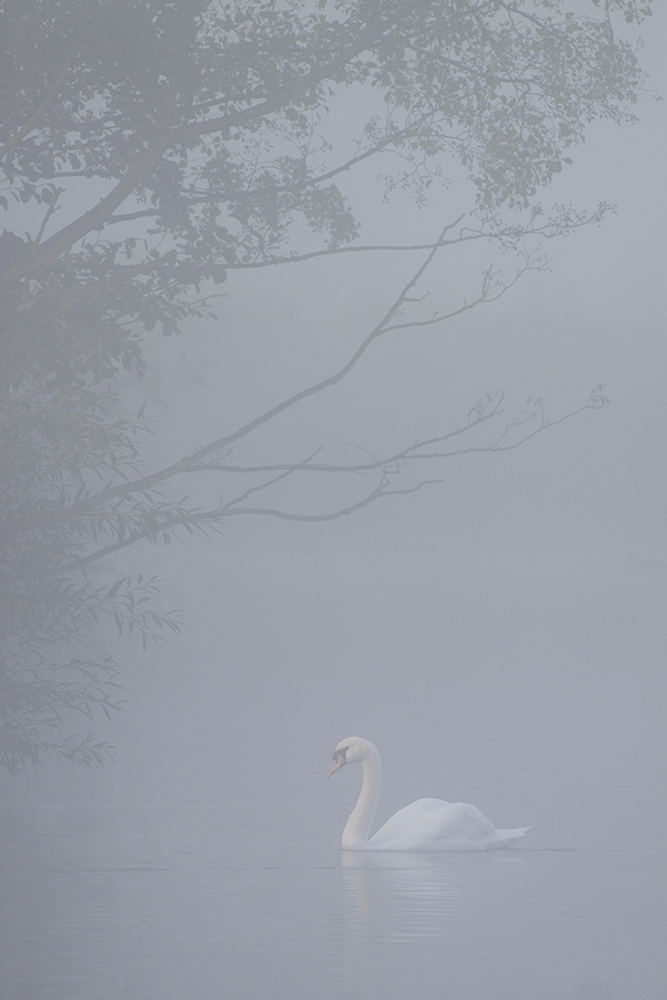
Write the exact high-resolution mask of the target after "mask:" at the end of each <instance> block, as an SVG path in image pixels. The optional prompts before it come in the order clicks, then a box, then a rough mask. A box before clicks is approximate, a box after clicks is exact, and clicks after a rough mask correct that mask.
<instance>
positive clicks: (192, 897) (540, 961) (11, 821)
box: [0, 805, 667, 1000]
mask: <svg viewBox="0 0 667 1000" xmlns="http://www.w3.org/2000/svg"><path fill="white" fill-rule="evenodd" d="M308 823H309V820H308V817H307V815H306V814H304V815H303V816H302V817H300V816H296V817H295V816H294V814H293V813H291V812H288V811H286V810H281V809H274V810H268V809H215V808H167V807H164V808H152V807H151V808H149V807H146V808H141V807H133V808H114V809H111V808H109V807H104V806H56V805H54V806H34V805H32V806H30V805H27V806H26V805H13V806H6V807H5V808H4V810H3V811H2V813H1V814H0V830H1V838H0V842H1V844H2V848H1V854H2V899H1V913H2V915H1V921H0V954H1V958H2V963H1V971H0V984H1V989H0V995H1V996H2V998H3V1000H47V998H48V1000H121V998H123V1000H124V998H127V1000H218V998H227V997H234V998H240V1000H264V998H267V1000H269V998H270V1000H282V998H290V1000H292V998H304V1000H306V998H308V1000H310V998H318V1000H319V998H325V1000H328V998H332V1000H333V998H341V1000H353V998H360V1000H361V998H363V1000H375V998H378V1000H380V998H383V1000H385V998H389V1000H392V998H404V997H405V998H411V997H414V996H423V997H438V998H441V997H442V998H446V1000H449V998H451V1000H486V998H491V997H492V998H494V1000H510V998H511V1000H564V998H565V1000H630V998H632V1000H638V998H641V1000H664V997H665V995H667V992H666V987H667V960H666V955H665V951H666V949H665V941H667V917H666V912H665V898H666V897H665V881H666V879H665V875H666V874H667V852H665V850H664V849H663V848H662V846H660V847H657V848H656V849H655V850H649V851H633V850H632V848H631V847H629V848H628V849H627V850H595V849H590V850H568V849H560V850H540V849H531V847H530V843H529V840H526V842H525V845H524V846H522V847H521V848H517V847H514V848H510V849H508V850H505V851H498V852H489V853H485V854H474V853H460V854H432V855H431V854H422V855H419V854H366V855H364V854H357V853H352V852H347V853H344V854H341V852H340V851H336V850H334V849H331V847H330V846H326V847H321V846H319V845H320V844H322V843H326V842H327V838H322V837H321V836H320V835H319V832H318V831H315V830H312V829H309V827H308ZM329 843H330V840H329Z"/></svg>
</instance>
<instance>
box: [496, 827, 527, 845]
mask: <svg viewBox="0 0 667 1000" xmlns="http://www.w3.org/2000/svg"><path fill="white" fill-rule="evenodd" d="M532 829H533V828H532V826H518V827H517V828H516V830H496V833H495V836H494V837H493V838H492V840H491V842H490V843H489V845H488V846H489V847H505V845H506V844H511V843H512V842H513V841H515V840H519V838H520V837H525V835H526V834H527V833H528V831H529V830H532Z"/></svg>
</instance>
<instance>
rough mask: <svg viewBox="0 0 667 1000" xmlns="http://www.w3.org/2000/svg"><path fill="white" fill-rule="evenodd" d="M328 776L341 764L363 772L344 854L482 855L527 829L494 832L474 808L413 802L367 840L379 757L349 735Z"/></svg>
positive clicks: (375, 799)
mask: <svg viewBox="0 0 667 1000" xmlns="http://www.w3.org/2000/svg"><path fill="white" fill-rule="evenodd" d="M332 757H333V760H334V762H335V763H334V766H333V767H332V768H331V770H330V771H329V773H328V774H327V778H328V777H330V776H331V775H332V774H333V773H334V771H338V770H339V768H341V767H343V765H344V764H361V765H362V767H363V771H364V776H363V781H362V785H361V792H360V793H359V798H358V799H357V804H356V806H355V807H354V809H353V810H352V813H351V814H350V818H349V819H348V821H347V823H346V825H345V829H344V830H343V842H342V847H343V850H348V851H461V850H464V851H465V850H468V851H470V850H473V851H475V850H477V851H483V850H486V848H488V847H503V846H504V845H505V844H510V843H511V842H512V841H513V840H517V839H518V838H519V837H523V835H524V834H525V833H526V832H527V831H528V830H530V827H529V826H521V827H518V828H517V829H516V830H496V828H495V826H494V825H493V823H492V822H491V820H488V819H487V818H486V816H484V815H483V814H482V813H481V812H480V811H479V809H478V808H477V807H476V806H471V805H468V803H467V802H443V800H442V799H417V801H416V802H413V803H412V804H411V805H409V806H405V808H404V809H399V810H398V812H397V813H394V815H393V816H392V817H391V819H388V820H387V822H386V823H385V824H384V826H381V827H380V829H379V830H378V832H377V833H375V834H374V835H373V836H372V837H371V838H370V840H369V838H368V834H369V833H370V829H371V826H372V824H373V820H374V819H375V810H376V809H377V804H378V799H379V798H380V781H381V778H382V765H381V763H380V754H379V753H378V752H377V750H376V748H375V747H374V746H373V744H372V743H371V742H370V741H369V740H362V739H360V738H359V737H358V736H350V737H348V739H346V740H341V741H340V743H339V744H338V746H337V747H336V749H335V750H334V752H333V754H332Z"/></svg>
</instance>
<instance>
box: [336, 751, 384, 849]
mask: <svg viewBox="0 0 667 1000" xmlns="http://www.w3.org/2000/svg"><path fill="white" fill-rule="evenodd" d="M361 766H362V767H363V770H364V778H363V781H362V783H361V792H360V793H359V798H358V799H357V804H356V806H355V807H354V809H353V810H352V812H351V813H350V818H349V819H348V821H347V823H346V825H345V829H344V830H343V843H342V847H343V850H344V851H359V850H363V849H364V848H365V847H366V846H367V845H368V834H369V833H370V832H371V826H372V825H373V820H374V819H375V811H376V809H377V806H378V800H379V798H380V783H381V781H382V764H381V763H380V754H379V753H378V752H377V750H376V749H375V747H374V746H373V745H372V744H371V745H370V746H369V748H368V753H367V756H365V757H364V759H363V760H362V762H361Z"/></svg>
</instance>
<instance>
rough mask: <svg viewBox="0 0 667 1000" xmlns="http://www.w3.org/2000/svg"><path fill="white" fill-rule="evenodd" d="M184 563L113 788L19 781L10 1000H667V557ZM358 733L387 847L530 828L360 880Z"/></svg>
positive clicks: (6, 986)
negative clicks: (187, 587)
mask: <svg viewBox="0 0 667 1000" xmlns="http://www.w3.org/2000/svg"><path fill="white" fill-rule="evenodd" d="M183 552H184V554H183V555H182V556H180V557H179V558H180V559H181V560H182V563H183V565H182V566H181V567H180V569H181V573H180V575H181V577H182V579H183V580H185V581H191V580H195V579H199V577H201V580H200V583H199V585H198V589H197V590H196V591H195V589H194V588H193V594H192V600H191V601H190V602H189V604H188V607H189V608H190V609H191V611H190V612H189V627H188V629H187V630H186V631H185V632H184V633H183V636H182V637H181V638H180V639H177V640H174V641H173V642H171V643H170V644H169V645H168V646H166V647H164V648H157V649H155V650H152V651H151V650H149V652H148V653H147V654H146V655H145V656H144V657H141V656H137V657H136V658H135V659H134V660H130V661H129V662H128V661H127V660H126V662H128V666H129V668H130V669H128V671H127V672H126V675H125V686H126V690H127V698H128V706H129V708H130V712H129V713H128V714H123V715H119V716H117V717H116V718H115V719H113V720H112V721H111V723H109V724H108V725H107V727H106V728H105V725H106V724H105V723H104V722H102V723H101V724H96V725H95V728H94V731H95V732H96V733H97V734H98V735H99V736H100V737H101V738H106V739H109V740H110V741H111V742H112V743H115V744H116V747H117V750H116V756H115V760H114V761H113V763H110V764H109V766H108V767H106V768H105V769H104V770H102V771H96V772H91V773H86V772H85V771H82V770H80V769H76V768H71V767H70V768H60V767H59V766H58V765H50V766H48V767H43V768H40V769H39V770H38V772H37V773H32V772H27V773H26V774H24V775H22V776H21V777H19V778H17V779H11V778H9V777H8V776H6V775H5V776H0V802H2V805H1V806H0V913H1V917H0V997H1V998H2V1000H223V998H224V1000H228V998H229V1000H413V998H415V997H419V998H421V997H424V998H428V1000H431V998H434V1000H665V997H666V996H667V948H666V947H665V942H666V941H667V886H666V885H665V882H666V876H667V845H666V843H665V833H664V831H665V829H666V828H667V804H666V801H665V794H664V790H665V784H666V775H665V760H666V759H667V739H666V735H667V727H666V726H665V671H664V650H665V642H666V640H667V631H666V628H665V616H664V607H665V601H666V600H667V558H663V555H662V554H661V553H657V554H655V553H654V554H651V553H649V554H648V555H645V554H642V553H641V552H639V553H637V554H634V553H633V551H630V552H629V554H628V552H625V551H623V550H621V549H619V550H618V551H614V550H612V551H606V550H605V551H601V552H594V551H572V552H569V551H556V552H553V551H551V552H550V551H532V550H531V551H529V552H527V553H524V552H512V551H508V550H505V549H503V550H497V551H493V550H487V549H485V548H483V547H482V546H479V547H478V548H474V547H472V546H470V545H468V546H463V545H462V546H461V548H460V551H459V550H457V549H456V548H455V547H454V546H449V547H448V548H446V549H444V548H443V549H441V550H438V549H436V548H434V549H433V550H432V551H431V550H418V551H414V552H413V551H411V550H400V549H398V548H397V547H393V548H391V547H387V548H386V549H385V548H381V549H379V550H377V549H376V550H370V549H366V550H363V549H361V548H359V549H358V550H352V549H349V548H348V549H347V550H346V549H343V548H342V547H340V548H338V549H332V550H329V549H324V548H320V549H313V550H312V551H294V550H291V549H279V548H274V549H268V548H264V549H257V550H251V549H249V548H248V547H247V546H246V547H241V546H239V547H238V548H237V549H236V550H235V549H234V547H233V546H232V545H231V544H230V545H228V546H227V547H226V548H225V551H224V556H225V559H224V561H221V560H220V559H219V556H218V554H217V550H215V551H214V550H212V549H211V550H210V551H209V550H208V549H207V550H203V551H202V552H199V553H197V552H196V551H194V554H191V552H192V550H190V549H188V550H183ZM187 560H191V564H189V563H187ZM197 560H199V562H197ZM202 565H203V566H204V569H205V572H204V570H202V569H201V567H202ZM199 570H201V572H200V573H199V577H198V576H197V572H198V571H199ZM182 597H183V595H182V594H178V593H177V592H176V591H174V593H173V595H172V594H170V595H169V596H168V598H167V599H169V600H173V604H171V605H167V606H175V607H179V606H182ZM83 725H84V729H83V732H84V733H85V732H87V731H88V726H89V723H88V722H87V720H84V722H83ZM79 731H81V730H79ZM353 734H355V735H359V736H362V737H365V738H368V739H371V740H373V742H374V743H375V744H376V745H377V747H378V749H379V751H380V753H381V755H382V760H383V768H384V776H383V788H382V794H381V797H380V805H379V809H378V816H377V823H376V826H375V829H376V828H377V826H378V825H380V824H381V823H383V822H384V821H385V820H386V819H387V818H388V816H390V815H391V814H392V813H393V812H394V811H396V810H397V809H399V808H400V807H401V806H404V805H406V804H407V803H409V802H411V801H413V800H414V799H417V798H420V797H422V796H437V797H440V798H444V799H448V800H450V801H458V800H462V801H468V802H472V803H474V804H475V805H476V806H478V807H479V808H480V809H481V810H482V812H484V814H485V815H487V816H488V817H489V818H490V819H491V820H492V821H493V822H494V824H495V825H496V826H497V827H505V828H508V827H516V826H524V825H525V826H528V825H531V824H532V825H533V829H531V830H530V832H529V833H528V834H527V835H526V837H525V839H524V840H522V841H520V842H517V843H516V844H514V845H512V846H511V847H510V848H508V849H505V850H500V851H492V852H486V853H467V852H466V853H447V854H407V853H406V854H400V853H396V854H394V853H386V854H385V853H355V852H345V853H342V852H341V850H340V837H341V833H342V830H343V826H344V824H345V820H346V818H347V816H348V814H349V812H350V810H351V808H352V806H353V804H354V801H355V799H356V796H357V794H358V790H359V783H360V780H361V773H360V770H359V768H354V766H352V765H351V766H349V767H345V768H343V769H342V770H341V771H339V772H337V773H336V774H335V775H333V776H332V777H331V779H329V780H327V778H326V777H325V776H326V772H327V771H328V770H329V768H330V767H331V753H332V751H333V749H334V747H335V746H336V744H337V743H338V742H339V741H340V740H341V739H344V738H345V737H347V736H350V735H353ZM65 735H68V733H65Z"/></svg>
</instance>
